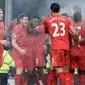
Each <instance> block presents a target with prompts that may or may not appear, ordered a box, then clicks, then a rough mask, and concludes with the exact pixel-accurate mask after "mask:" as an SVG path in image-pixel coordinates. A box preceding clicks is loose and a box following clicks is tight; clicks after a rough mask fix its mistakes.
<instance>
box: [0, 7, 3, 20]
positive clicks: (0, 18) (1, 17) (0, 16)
mask: <svg viewBox="0 0 85 85" xmlns="http://www.w3.org/2000/svg"><path fill="white" fill-rule="evenodd" d="M2 19H3V10H2V9H1V8H0V21H2Z"/></svg>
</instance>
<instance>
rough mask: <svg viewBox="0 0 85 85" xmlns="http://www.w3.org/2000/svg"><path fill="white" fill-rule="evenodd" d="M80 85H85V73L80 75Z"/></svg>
mask: <svg viewBox="0 0 85 85" xmlns="http://www.w3.org/2000/svg"><path fill="white" fill-rule="evenodd" d="M79 85H85V75H79Z"/></svg>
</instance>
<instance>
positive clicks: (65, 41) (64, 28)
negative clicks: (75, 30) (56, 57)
mask: <svg viewBox="0 0 85 85" xmlns="http://www.w3.org/2000/svg"><path fill="white" fill-rule="evenodd" d="M44 26H45V27H44V28H45V30H47V31H48V32H49V33H50V35H51V41H52V45H51V46H52V47H51V48H52V49H65V50H69V33H68V32H69V27H70V26H72V23H71V22H70V20H69V19H68V18H67V17H65V16H61V15H59V14H55V15H53V16H51V17H49V18H47V19H45V20H44Z"/></svg>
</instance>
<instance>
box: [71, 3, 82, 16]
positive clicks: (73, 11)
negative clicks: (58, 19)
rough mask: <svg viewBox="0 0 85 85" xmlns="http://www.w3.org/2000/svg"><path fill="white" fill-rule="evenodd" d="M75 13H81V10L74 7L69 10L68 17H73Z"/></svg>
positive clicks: (77, 6) (76, 6)
mask: <svg viewBox="0 0 85 85" xmlns="http://www.w3.org/2000/svg"><path fill="white" fill-rule="evenodd" d="M75 12H80V13H81V12H82V9H81V7H80V6H79V5H75V6H74V7H72V8H71V9H70V16H73V15H74V13H75Z"/></svg>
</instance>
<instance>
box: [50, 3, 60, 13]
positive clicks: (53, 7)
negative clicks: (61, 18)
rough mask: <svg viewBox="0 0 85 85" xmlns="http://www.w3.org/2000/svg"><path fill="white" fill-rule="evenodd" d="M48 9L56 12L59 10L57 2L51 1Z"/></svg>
mask: <svg viewBox="0 0 85 85" xmlns="http://www.w3.org/2000/svg"><path fill="white" fill-rule="evenodd" d="M50 9H51V10H52V11H53V12H54V13H57V12H59V11H60V5H59V4H58V3H52V4H51V6H50Z"/></svg>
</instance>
